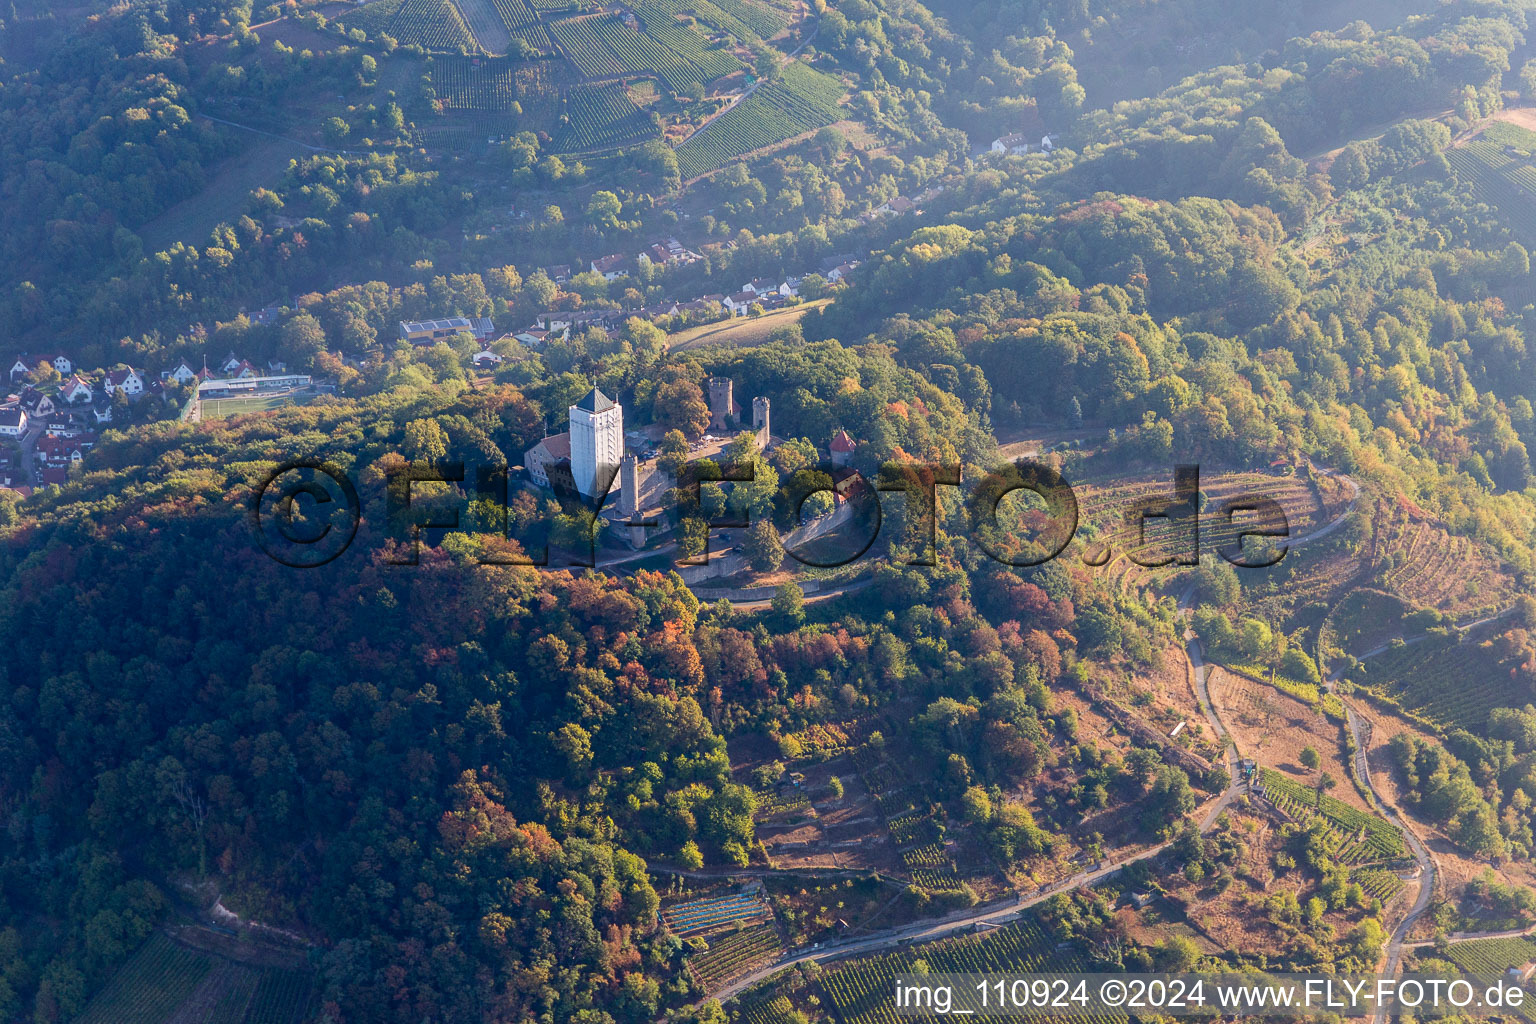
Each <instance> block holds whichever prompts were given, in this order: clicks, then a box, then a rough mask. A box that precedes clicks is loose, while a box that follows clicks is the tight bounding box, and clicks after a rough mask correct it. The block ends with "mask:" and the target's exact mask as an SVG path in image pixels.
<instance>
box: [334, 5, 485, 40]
mask: <svg viewBox="0 0 1536 1024" xmlns="http://www.w3.org/2000/svg"><path fill="white" fill-rule="evenodd" d="M336 20H337V21H338V22H340V23H341V24H343V25H345V26H346V27H347V28H360V29H362V30H363V31H364V32H367V33H368V34H369V35H370V36H374V35H377V34H378V33H379V32H383V33H385V34H387V35H390V36H393V37H394V38H395V39H397V40H398V41H399V42H400V43H401V45H404V46H410V45H413V44H414V45H416V46H420V47H421V48H422V49H424V50H428V51H433V52H437V53H460V52H462V53H468V52H471V51H473V50H474V49H475V48H476V45H475V37H474V36H473V35H472V34H471V33H470V31H469V27H468V26H466V25H465V24H464V19H463V18H461V17H460V16H459V11H458V9H457V8H456V7H454V6H453V4H451V3H449V2H448V0H402V2H399V3H396V2H395V0H375V2H373V3H370V4H365V5H364V6H362V7H360V8H358V9H357V10H356V11H348V12H347V13H345V14H343V15H342V16H341V17H339V18H337V19H336Z"/></svg>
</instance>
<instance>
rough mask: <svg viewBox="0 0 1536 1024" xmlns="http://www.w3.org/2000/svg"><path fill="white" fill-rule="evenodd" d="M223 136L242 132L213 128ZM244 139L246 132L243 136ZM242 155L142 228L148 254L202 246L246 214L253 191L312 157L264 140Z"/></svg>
mask: <svg viewBox="0 0 1536 1024" xmlns="http://www.w3.org/2000/svg"><path fill="white" fill-rule="evenodd" d="M212 127H213V128H215V129H216V130H219V131H227V132H237V131H239V129H236V128H228V127H225V126H223V125H213V126H212ZM241 134H244V133H241ZM245 137H246V138H248V139H249V138H256V139H257V142H256V143H255V145H253V146H251V147H250V148H249V149H247V150H246V151H245V152H243V153H241V154H240V155H239V156H235V157H230V158H229V159H228V160H225V161H223V162H221V163H219V164H216V165H215V166H214V167H212V168H210V172H211V173H210V174H209V176H208V184H207V185H205V186H203V188H202V190H201V191H199V192H198V193H197V194H196V195H193V196H190V197H188V198H186V199H183V200H182V201H181V202H179V203H177V204H176V205H175V206H172V207H170V208H169V209H167V210H165V211H164V212H163V213H161V214H160V215H159V216H157V217H155V218H154V219H153V220H151V221H149V222H148V223H146V224H145V225H144V226H143V227H141V228H140V229H139V232H138V233H139V237H140V238H142V239H143V240H144V248H145V250H146V251H148V252H159V251H161V250H163V249H169V248H170V247H171V246H172V245H173V244H174V243H176V242H186V243H188V244H190V245H197V246H201V245H202V244H203V243H204V242H206V241H207V239H208V236H209V234H210V233H211V232H212V231H213V229H214V228H216V227H218V225H219V224H221V223H225V222H229V223H233V222H234V221H236V220H238V219H239V218H240V214H241V213H243V212H245V203H246V197H247V196H249V195H250V194H251V192H252V191H253V190H254V189H257V188H261V187H263V186H272V185H273V184H274V183H276V182H278V181H280V180H281V179H282V177H283V175H284V174H285V173H286V172H287V170H288V162H289V161H290V160H296V159H301V158H303V157H304V156H307V155H309V154H308V151H307V150H305V149H303V148H302V147H300V146H298V145H297V144H295V143H292V142H289V141H287V140H286V139H262V138H260V137H258V136H251V135H245Z"/></svg>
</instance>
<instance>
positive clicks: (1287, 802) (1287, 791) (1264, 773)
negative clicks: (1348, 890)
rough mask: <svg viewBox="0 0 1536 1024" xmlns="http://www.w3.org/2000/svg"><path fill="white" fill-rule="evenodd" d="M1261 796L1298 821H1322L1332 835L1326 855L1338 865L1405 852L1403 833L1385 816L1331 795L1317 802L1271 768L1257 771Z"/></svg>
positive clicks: (1395, 857) (1399, 855)
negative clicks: (1381, 816) (1377, 815)
mask: <svg viewBox="0 0 1536 1024" xmlns="http://www.w3.org/2000/svg"><path fill="white" fill-rule="evenodd" d="M1259 785H1260V788H1262V789H1263V791H1264V795H1265V796H1267V797H1268V798H1269V799H1270V801H1271V802H1272V803H1273V804H1274V805H1275V806H1276V807H1279V808H1280V809H1281V810H1282V811H1284V812H1285V813H1287V814H1289V815H1290V816H1291V817H1293V818H1296V819H1297V820H1299V821H1304V822H1305V821H1311V820H1313V819H1319V818H1320V819H1321V820H1323V821H1324V822H1325V823H1326V824H1327V826H1328V830H1329V831H1330V832H1331V833H1332V834H1333V842H1332V843H1331V849H1330V851H1329V852H1330V854H1331V855H1332V857H1333V858H1334V859H1335V860H1337V861H1338V862H1339V863H1341V864H1348V865H1356V864H1367V863H1372V862H1375V861H1384V860H1385V861H1393V860H1400V859H1402V858H1403V857H1405V856H1406V855H1407V847H1406V846H1405V845H1404V843H1403V834H1402V832H1401V831H1399V830H1398V828H1397V826H1395V825H1393V824H1392V823H1391V822H1389V821H1387V820H1386V819H1385V818H1378V817H1376V816H1375V815H1374V814H1371V813H1369V812H1368V811H1362V810H1361V809H1360V808H1358V807H1354V806H1351V805H1350V804H1347V803H1345V802H1343V801H1342V800H1339V799H1336V798H1334V797H1331V796H1325V797H1323V798H1322V800H1321V802H1319V801H1318V799H1317V795H1316V793H1314V792H1313V790H1312V789H1311V788H1310V787H1308V786H1305V785H1303V784H1301V783H1300V782H1297V781H1296V780H1294V779H1292V778H1290V777H1289V776H1287V775H1284V774H1282V773H1281V772H1277V771H1275V770H1274V769H1273V768H1262V769H1260V771H1259Z"/></svg>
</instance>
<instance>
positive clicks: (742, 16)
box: [634, 0, 791, 39]
mask: <svg viewBox="0 0 1536 1024" xmlns="http://www.w3.org/2000/svg"><path fill="white" fill-rule="evenodd" d="M634 9H635V13H637V14H639V15H640V17H641V18H642V19H644V21H645V26H646V29H647V30H652V29H654V28H655V26H656V25H657V24H659V23H660V22H662V21H664V20H667V19H670V18H675V17H676V16H678V15H683V16H692V17H696V18H698V20H700V21H702V22H704V23H705V24H708V25H712V26H713V27H715V28H716V29H719V30H720V31H722V32H729V33H730V34H731V35H733V36H735V37H736V38H738V39H751V38H753V37H754V36H761V37H763V38H765V39H766V38H769V37H771V36H774V35H776V34H778V33H779V32H780V31H781V30H783V29H784V28H786V27H788V25H789V23H790V21H791V16H790V14H789V12H788V10H786V9H785V8H784V7H781V6H777V5H775V4H771V3H763V2H759V0H636V2H635V4H634Z"/></svg>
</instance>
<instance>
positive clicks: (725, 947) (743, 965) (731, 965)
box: [688, 922, 784, 992]
mask: <svg viewBox="0 0 1536 1024" xmlns="http://www.w3.org/2000/svg"><path fill="white" fill-rule="evenodd" d="M783 951H784V947H783V944H782V943H780V942H779V933H778V931H777V930H776V929H775V928H774V926H773V924H772V923H771V922H770V923H768V924H759V925H755V926H753V927H750V928H742V929H740V930H737V931H728V932H722V933H720V934H719V935H718V936H716V937H714V938H712V939H710V941H709V948H708V949H707V950H705V951H704V952H703V953H697V954H695V955H693V956H691V957H689V958H688V973H689V974H691V975H692V976H693V980H694V981H695V982H697V983H698V985H699V987H700V988H702V989H704V990H705V991H706V992H709V991H713V990H715V989H717V988H720V987H721V986H722V985H726V984H729V983H730V982H731V981H732V980H733V979H735V978H739V977H740V976H741V975H743V974H747V973H748V972H750V971H753V970H756V969H757V968H758V967H761V966H763V965H764V964H769V963H772V962H773V961H775V960H777V959H778V958H779V954H780V953H782V952H783Z"/></svg>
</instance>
